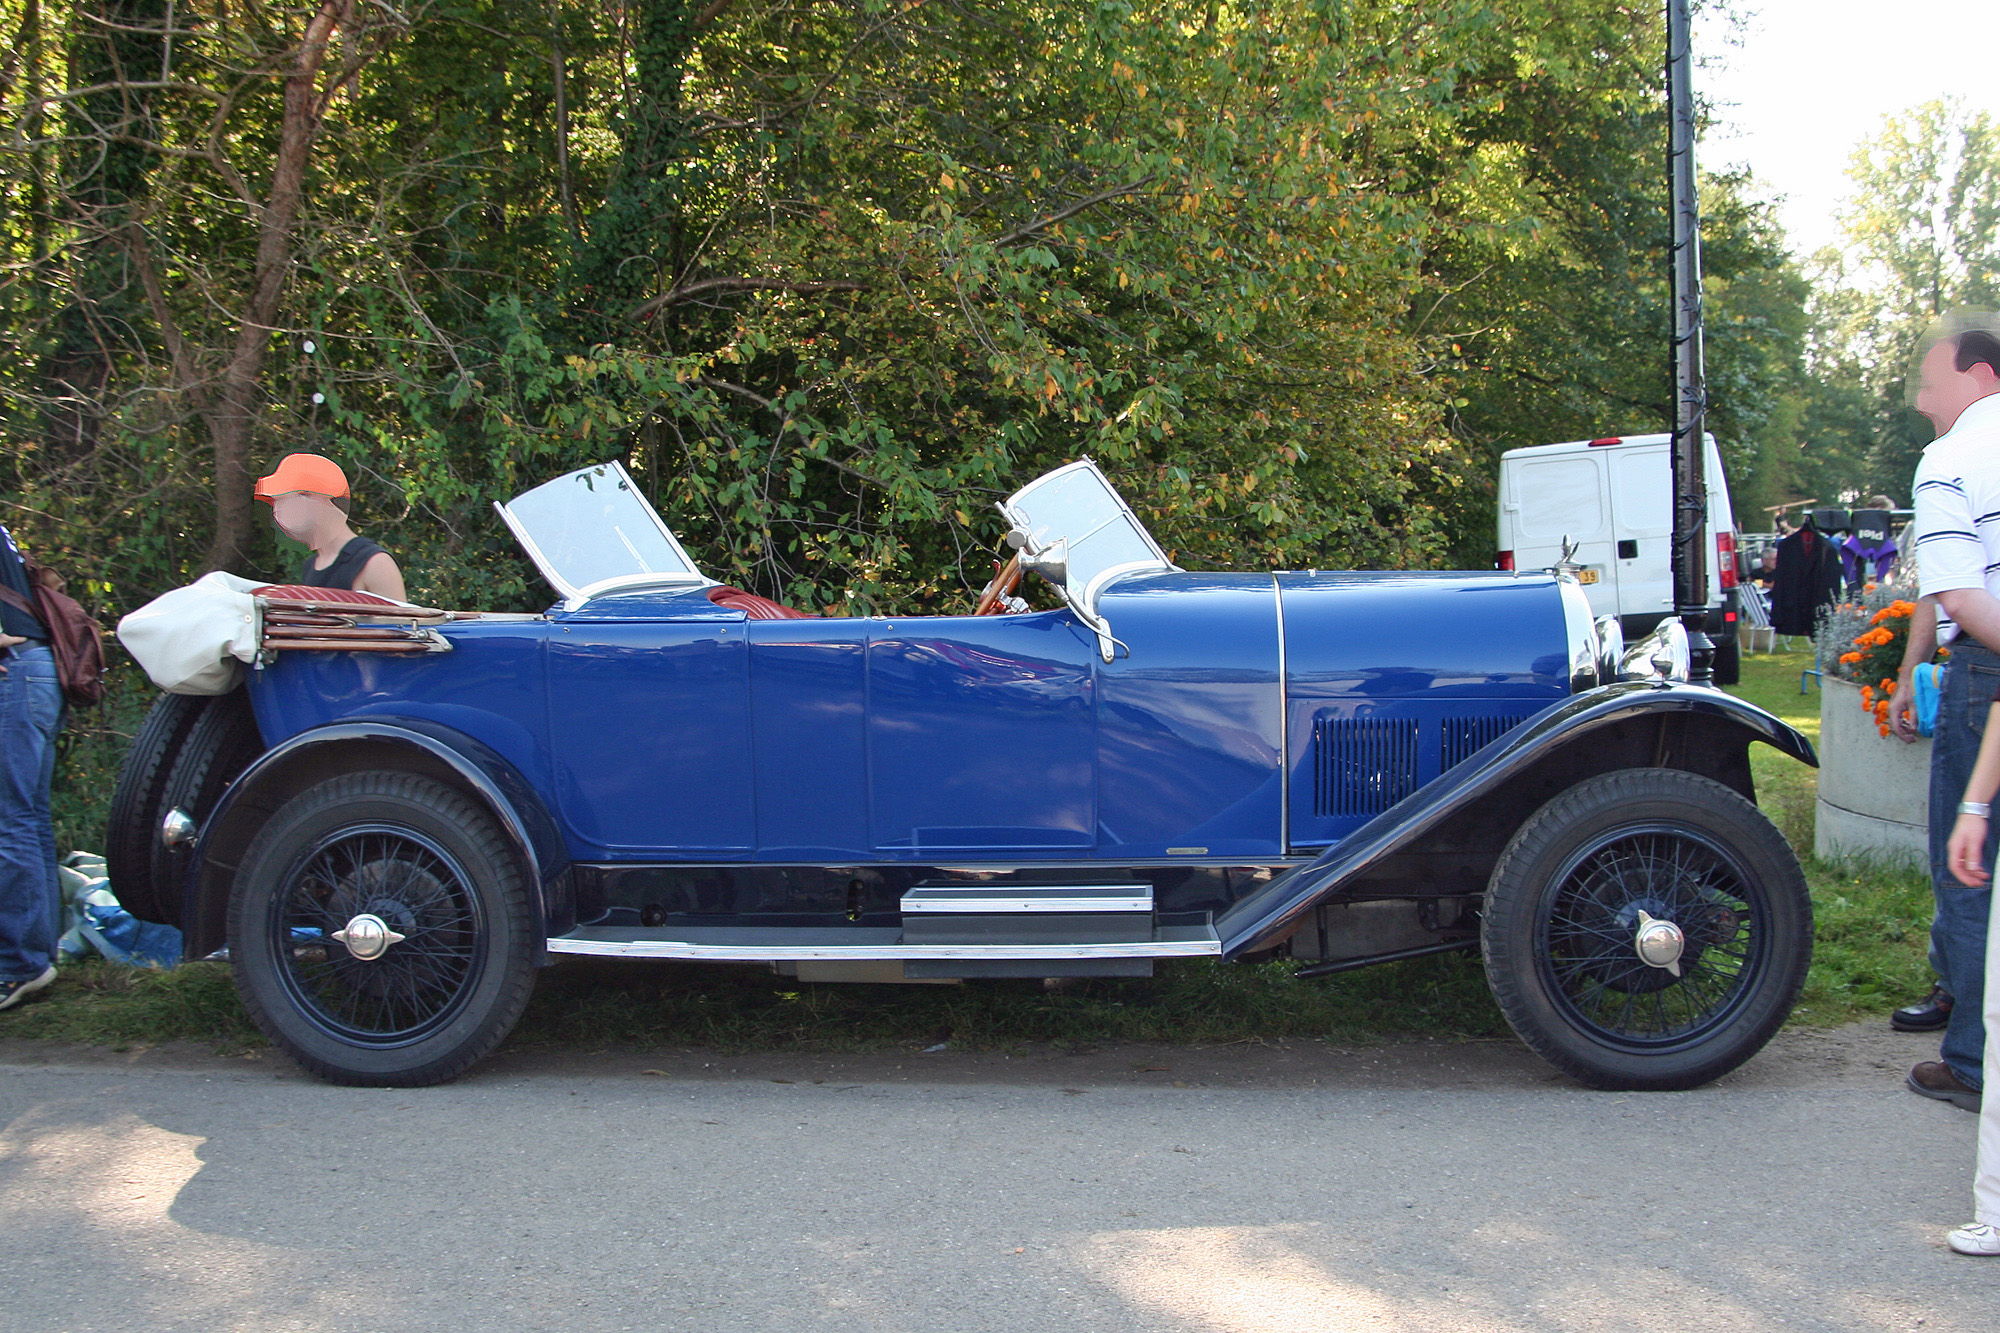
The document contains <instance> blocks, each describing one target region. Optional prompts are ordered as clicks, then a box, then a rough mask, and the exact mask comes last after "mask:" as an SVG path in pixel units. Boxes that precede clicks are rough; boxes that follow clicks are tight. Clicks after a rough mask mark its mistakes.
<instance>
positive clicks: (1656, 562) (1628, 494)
mask: <svg viewBox="0 0 2000 1333" xmlns="http://www.w3.org/2000/svg"><path fill="white" fill-rule="evenodd" d="M1604 453H1605V454H1606V455H1607V456H1608V458H1609V461H1610V464H1611V505H1612V511H1613V512H1614V513H1615V514H1617V516H1618V532H1617V534H1616V536H1617V561H1618V607H1617V610H1618V611H1619V613H1620V614H1621V615H1628V616H1660V615H1665V614H1666V613H1667V612H1668V611H1670V610H1672V609H1673V605H1674V574H1673V552H1672V550H1671V549H1670V547H1671V544H1672V543H1671V538H1672V535H1673V473H1672V470H1671V465H1670V460H1669V458H1668V455H1667V446H1666V445H1664V444H1626V445H1612V446H1611V447H1610V448H1608V449H1606V450H1605V451H1604Z"/></svg>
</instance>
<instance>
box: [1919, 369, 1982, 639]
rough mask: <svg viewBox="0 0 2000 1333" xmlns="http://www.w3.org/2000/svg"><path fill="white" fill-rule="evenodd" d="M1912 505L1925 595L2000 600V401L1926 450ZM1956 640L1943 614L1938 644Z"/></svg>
mask: <svg viewBox="0 0 2000 1333" xmlns="http://www.w3.org/2000/svg"><path fill="white" fill-rule="evenodd" d="M1911 501H1912V503H1913V504H1914V505H1915V506H1916V510H1917V518H1916V523H1915V525H1914V526H1915V529H1916V540H1915V541H1914V542H1912V543H1911V545H1912V547H1913V548H1914V550H1915V552H1916V557H1917V590H1918V594H1919V595H1920V596H1923V597H1934V596H1936V595H1937V594H1938V593H1941V592H1950V591H1951V590H1952V589H1953V588H1984V589H1986V591H1988V592H1990V593H1992V594H1993V595H1994V596H1995V597H2000V394H1989V395H1987V396H1986V397H1984V398H1981V399H1980V400H1979V401H1978V402H1976V403H1974V404H1973V405H1972V406H1970V407H1968V408H1966V409H1965V411H1963V412H1961V413H1960V414H1959V417H1958V420H1957V421H1956V422H1955V423H1953V425H1952V428H1951V429H1950V430H1948V431H1946V432H1945V433H1944V434H1943V435H1940V436H1939V437H1938V438H1937V439H1936V440H1934V441H1932V442H1931V444H1930V447H1929V448H1927V449H1925V450H1924V458H1923V461H1922V462H1921V463H1918V464H1917V477H1916V484H1915V489H1914V493H1913V495H1912V497H1911ZM1956 637H1958V626H1957V625H1956V624H1954V623H1953V622H1952V621H1951V619H1950V617H1948V616H1946V615H1945V613H1944V608H1942V607H1939V608H1938V642H1940V643H1949V642H1951V641H1952V640H1953V639H1954V638H1956ZM1986 647H1988V648H1993V649H1995V650H1996V651H2000V644H1987V645H1986Z"/></svg>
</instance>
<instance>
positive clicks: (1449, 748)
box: [1439, 713, 1528, 772]
mask: <svg viewBox="0 0 2000 1333" xmlns="http://www.w3.org/2000/svg"><path fill="white" fill-rule="evenodd" d="M1527 720H1528V719H1527V717H1526V716H1525V715H1523V714H1518V713H1517V714H1513V715H1511V716H1509V715H1505V714H1503V715H1501V716H1498V717H1448V718H1446V719H1445V720H1444V734H1443V735H1442V736H1441V737H1440V738H1439V739H1440V740H1441V742H1442V745H1441V747H1440V749H1441V762H1442V765H1443V767H1444V769H1445V770H1446V771H1447V772H1448V771H1450V770H1451V769H1452V768H1453V767H1454V766H1456V765H1458V764H1462V763H1464V762H1465V761H1466V760H1467V759H1470V758H1471V757H1472V756H1473V753H1474V752H1475V751H1478V750H1483V749H1485V748H1486V747H1487V746H1489V745H1491V744H1492V743H1493V742H1494V741H1497V740H1499V739H1500V738H1501V737H1502V736H1504V735H1506V734H1507V733H1508V732H1510V731H1512V730H1513V729H1514V728H1516V727H1518V726H1520V725H1521V724H1522V723H1523V722H1525V721H1527Z"/></svg>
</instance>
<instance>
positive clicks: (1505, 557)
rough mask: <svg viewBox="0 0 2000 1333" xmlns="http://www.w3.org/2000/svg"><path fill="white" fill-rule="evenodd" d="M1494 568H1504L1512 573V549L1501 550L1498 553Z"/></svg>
mask: <svg viewBox="0 0 2000 1333" xmlns="http://www.w3.org/2000/svg"><path fill="white" fill-rule="evenodd" d="M1494 568H1496V569H1504V570H1506V571H1507V572H1508V573H1510V574H1511V573H1513V572H1514V553H1513V552H1512V551H1502V552H1501V553H1500V558H1499V559H1498V560H1496V561H1495V562H1494Z"/></svg>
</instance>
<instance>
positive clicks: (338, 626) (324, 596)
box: [252, 585, 479, 659]
mask: <svg viewBox="0 0 2000 1333" xmlns="http://www.w3.org/2000/svg"><path fill="white" fill-rule="evenodd" d="M252 595H253V596H254V597H255V598H256V601H257V613H258V616H259V618H260V620H261V622H262V627H263V633H262V638H261V641H260V644H259V647H260V648H261V650H262V652H263V654H264V655H265V656H266V658H267V659H268V658H270V657H273V656H274V655H275V654H277V653H279V652H285V651H297V650H300V649H318V650H320V651H323V652H343V653H357V652H359V653H404V654H415V653H448V652H450V651H451V641H450V640H448V639H446V638H445V637H444V636H443V635H442V634H440V633H438V632H437V626H439V625H443V624H449V623H450V622H452V621H457V620H476V619H478V618H479V617H478V613H477V612H475V611H440V610H438V609H437V608H435V607H428V606H409V605H405V604H403V603H400V602H392V601H390V600H389V599H388V598H386V597H377V596H375V595H374V594H373V593H365V592H350V591H348V590H346V589H343V588H309V587H294V586H283V585H274V586H270V587H263V588H259V589H257V590H256V592H255V593H253V594H252Z"/></svg>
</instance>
